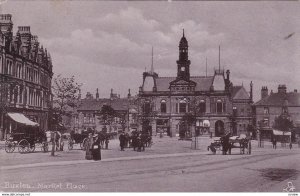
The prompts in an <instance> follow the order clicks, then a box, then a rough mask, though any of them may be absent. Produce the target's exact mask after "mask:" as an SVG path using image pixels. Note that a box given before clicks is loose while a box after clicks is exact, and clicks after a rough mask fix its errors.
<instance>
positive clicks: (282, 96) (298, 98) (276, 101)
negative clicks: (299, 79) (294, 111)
mask: <svg viewBox="0 0 300 196" xmlns="http://www.w3.org/2000/svg"><path fill="white" fill-rule="evenodd" d="M284 104H286V105H287V106H300V93H295V92H290V93H271V94H270V95H269V96H267V97H265V98H264V99H261V100H259V101H258V102H256V103H255V105H256V106H280V107H282V106H283V105H284Z"/></svg>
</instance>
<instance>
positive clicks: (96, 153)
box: [92, 134, 101, 161]
mask: <svg viewBox="0 0 300 196" xmlns="http://www.w3.org/2000/svg"><path fill="white" fill-rule="evenodd" d="M93 140H94V142H93V145H92V156H93V160H95V161H99V160H101V145H100V138H99V137H98V134H95V135H94V136H93Z"/></svg>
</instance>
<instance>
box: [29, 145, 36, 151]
mask: <svg viewBox="0 0 300 196" xmlns="http://www.w3.org/2000/svg"><path fill="white" fill-rule="evenodd" d="M34 151H35V144H33V145H29V152H34Z"/></svg>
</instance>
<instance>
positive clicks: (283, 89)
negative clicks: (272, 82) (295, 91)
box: [278, 84, 286, 93]
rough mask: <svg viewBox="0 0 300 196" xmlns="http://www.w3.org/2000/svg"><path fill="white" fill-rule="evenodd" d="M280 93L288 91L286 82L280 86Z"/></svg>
mask: <svg viewBox="0 0 300 196" xmlns="http://www.w3.org/2000/svg"><path fill="white" fill-rule="evenodd" d="M278 93H286V86H285V84H282V85H279V86H278Z"/></svg>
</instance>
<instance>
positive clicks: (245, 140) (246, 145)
mask: <svg viewBox="0 0 300 196" xmlns="http://www.w3.org/2000/svg"><path fill="white" fill-rule="evenodd" d="M233 148H239V149H240V154H245V153H247V154H251V138H250V137H247V136H246V135H244V134H241V135H240V136H231V137H230V133H229V134H226V135H225V136H222V137H220V138H215V140H214V141H213V142H212V143H211V144H210V145H209V146H208V147H207V150H211V151H212V152H213V153H214V154H216V152H217V151H222V153H223V154H227V152H228V154H231V151H232V149H233Z"/></svg>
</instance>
